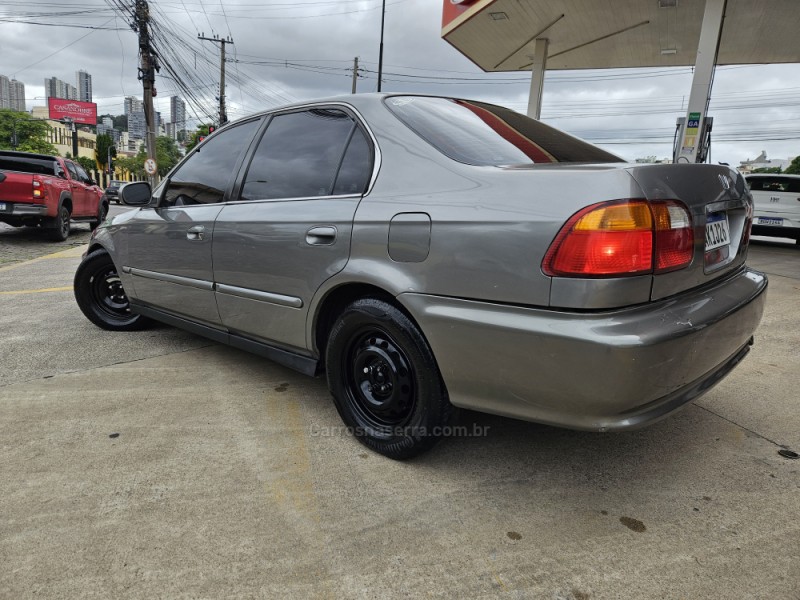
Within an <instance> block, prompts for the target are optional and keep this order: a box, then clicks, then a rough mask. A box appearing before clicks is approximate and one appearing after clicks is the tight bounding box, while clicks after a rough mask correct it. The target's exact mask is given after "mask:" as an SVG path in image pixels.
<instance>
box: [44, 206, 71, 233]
mask: <svg viewBox="0 0 800 600" xmlns="http://www.w3.org/2000/svg"><path fill="white" fill-rule="evenodd" d="M71 216H72V213H71V212H70V210H69V207H68V206H65V205H63V204H62V205H61V206H59V207H58V214H57V215H56V216H55V218H54V219H53V221H52V226H51V228H50V231H49V236H50V239H51V240H53V241H56V242H63V241H65V240H66V239H67V238H68V237H69V227H70V217H71Z"/></svg>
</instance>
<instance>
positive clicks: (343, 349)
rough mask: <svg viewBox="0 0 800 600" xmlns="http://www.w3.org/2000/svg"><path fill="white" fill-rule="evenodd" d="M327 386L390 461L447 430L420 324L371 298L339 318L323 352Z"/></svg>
mask: <svg viewBox="0 0 800 600" xmlns="http://www.w3.org/2000/svg"><path fill="white" fill-rule="evenodd" d="M325 364H326V369H327V376H328V387H329V388H330V390H331V393H332V394H333V398H334V403H335V404H336V409H337V410H338V411H339V415H340V416H341V417H342V420H343V421H344V423H345V425H347V426H348V427H349V428H350V431H351V432H352V433H353V434H354V435H355V437H356V438H357V439H358V441H359V442H361V443H362V444H364V445H365V446H367V447H369V448H371V449H372V450H374V451H376V452H378V453H380V454H383V455H384V456H388V457H389V458H393V459H404V458H411V457H412V456H416V455H418V454H420V453H422V452H425V451H426V450H429V449H430V448H431V447H433V445H434V444H436V442H438V441H439V439H440V438H441V437H442V436H443V435H444V428H445V426H446V425H447V424H448V423H449V421H450V417H451V415H452V411H453V406H452V405H451V404H450V401H449V399H448V397H447V390H446V389H445V386H444V382H443V381H442V378H441V375H440V374H439V369H438V367H437V366H436V360H435V359H434V357H433V352H431V349H430V347H429V346H428V343H427V341H426V340H425V338H424V336H423V335H422V333H421V332H420V331H419V329H418V328H417V326H416V325H415V324H414V323H413V321H411V319H409V318H408V317H407V316H406V315H405V314H404V313H403V312H402V311H400V310H399V309H398V308H397V307H395V306H393V305H392V304H389V303H388V302H385V301H383V300H379V299H376V298H363V299H360V300H356V301H355V302H353V303H351V304H350V305H349V306H348V307H347V308H345V309H344V311H343V312H342V314H341V315H340V316H339V317H338V319H337V321H336V323H335V324H334V326H333V329H332V330H331V334H330V336H329V338H328V344H327V349H326V355H325Z"/></svg>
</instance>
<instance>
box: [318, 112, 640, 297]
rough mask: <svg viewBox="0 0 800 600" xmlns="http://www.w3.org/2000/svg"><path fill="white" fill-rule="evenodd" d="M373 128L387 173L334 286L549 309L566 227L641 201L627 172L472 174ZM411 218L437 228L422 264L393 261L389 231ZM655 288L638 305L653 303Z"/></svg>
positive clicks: (361, 214) (386, 124) (400, 135)
mask: <svg viewBox="0 0 800 600" xmlns="http://www.w3.org/2000/svg"><path fill="white" fill-rule="evenodd" d="M384 110H385V109H384ZM387 113H388V111H387ZM367 118H368V120H370V119H369V115H367ZM370 123H371V125H372V129H373V133H374V134H375V136H376V138H377V140H378V143H379V145H380V149H381V153H382V165H381V169H380V173H379V176H378V178H377V181H376V183H375V186H374V188H373V190H372V191H371V193H369V194H368V195H367V196H366V197H365V198H364V199H363V201H362V202H361V204H360V206H359V208H358V211H357V213H356V216H355V222H354V226H353V239H352V246H351V258H350V261H349V263H348V265H347V267H346V269H345V270H344V271H343V272H342V273H341V274H340V275H339V276H338V277H337V278H334V280H333V281H329V282H328V285H329V286H335V285H337V284H338V283H339V282H340V281H343V280H356V281H362V282H365V283H372V284H374V285H378V286H381V287H383V288H384V289H386V290H387V291H388V292H390V293H392V294H393V295H398V294H401V293H404V292H417V293H425V294H436V295H443V296H455V297H460V298H472V299H481V300H489V301H493V302H500V303H510V304H522V305H533V306H548V305H549V304H550V284H551V278H550V277H548V276H546V275H545V274H544V273H543V272H542V270H541V263H542V259H543V257H544V254H545V252H546V251H547V248H548V247H549V245H550V243H551V242H552V240H553V239H554V237H555V236H556V234H557V233H558V231H559V229H560V228H561V226H562V225H563V224H564V222H565V221H566V220H567V218H569V217H570V216H571V215H572V214H574V213H575V212H576V211H578V210H580V209H581V208H583V207H585V206H587V205H589V204H593V203H595V202H601V201H604V200H615V199H622V198H631V197H640V196H641V191H640V190H639V188H638V186H637V184H636V182H635V181H634V180H633V178H631V177H630V175H629V174H628V173H627V172H625V170H624V169H622V168H620V165H595V166H578V165H540V166H535V167H533V168H529V169H505V168H498V167H476V166H471V165H464V164H461V163H458V162H455V161H453V160H451V159H449V158H447V157H445V156H444V155H442V154H440V153H439V152H438V151H436V150H435V149H434V148H433V147H431V146H430V145H429V144H427V142H425V141H424V140H422V139H421V138H419V137H418V136H416V134H414V133H413V132H412V131H410V130H408V129H407V128H406V127H404V126H403V125H402V124H400V122H399V121H398V120H396V119H395V118H394V117H393V115H391V114H388V118H387V117H386V116H385V115H384V116H383V118H380V119H373V120H371V121H370ZM407 213H415V214H425V215H428V216H429V218H430V248H429V251H428V252H427V254H426V255H425V253H422V254H423V255H424V256H426V258H425V259H424V260H422V261H418V262H417V261H403V260H394V259H393V258H392V255H390V252H389V228H390V222H391V221H392V219H393V218H395V217H396V216H397V215H403V214H407ZM393 254H394V256H395V258H397V257H398V254H399V255H400V256H401V258H402V256H403V253H393ZM412 254H413V253H412ZM647 279H648V281H647V283H646V285H645V287H646V288H647V289H646V292H645V293H644V295H643V297H642V298H641V299H640V300H639V301H646V300H647V296H648V294H649V278H647Z"/></svg>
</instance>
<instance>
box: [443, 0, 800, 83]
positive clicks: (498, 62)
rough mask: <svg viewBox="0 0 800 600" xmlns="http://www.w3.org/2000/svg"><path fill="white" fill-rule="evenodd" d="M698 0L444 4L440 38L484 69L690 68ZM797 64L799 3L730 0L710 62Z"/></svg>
mask: <svg viewBox="0 0 800 600" xmlns="http://www.w3.org/2000/svg"><path fill="white" fill-rule="evenodd" d="M705 4H706V3H705V2H704V0H444V11H443V19H442V37H444V39H446V40H447V41H448V42H449V43H450V44H452V45H453V46H454V47H455V48H456V49H457V50H459V51H460V52H461V53H462V54H464V55H465V56H466V57H467V58H469V59H470V60H472V61H473V62H474V63H475V64H477V65H478V66H479V67H480V68H481V69H483V70H484V71H519V70H525V71H529V70H530V69H531V65H532V63H533V60H534V45H535V41H536V39H538V38H547V39H548V51H547V58H546V61H547V62H546V64H547V67H546V68H547V69H548V70H554V69H608V68H620V67H672V66H686V65H692V66H694V65H695V61H696V57H697V49H698V42H699V39H700V31H701V27H702V24H703V11H704V7H705ZM798 60H800V2H799V1H798V0H728V1H727V4H726V8H725V16H724V24H723V27H722V36H721V39H720V45H719V53H718V55H717V61H716V64H718V65H728V64H757V63H794V62H798Z"/></svg>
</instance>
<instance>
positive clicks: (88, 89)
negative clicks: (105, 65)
mask: <svg viewBox="0 0 800 600" xmlns="http://www.w3.org/2000/svg"><path fill="white" fill-rule="evenodd" d="M75 84H76V87H77V88H78V98H77V99H78V100H80V101H81V102H91V101H92V76H91V75H89V73H87V72H86V71H83V70H80V71H77V72H76V73H75Z"/></svg>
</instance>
